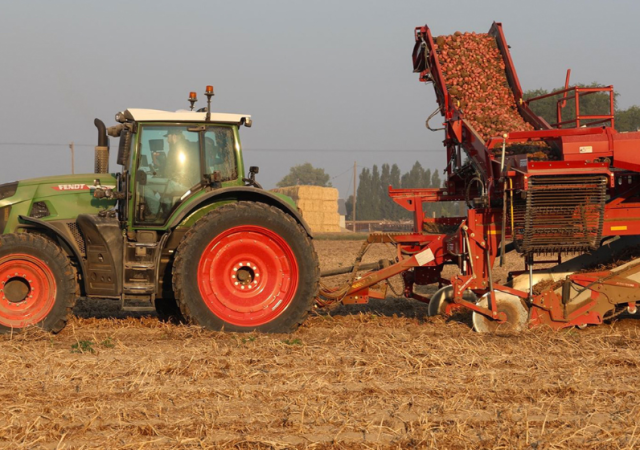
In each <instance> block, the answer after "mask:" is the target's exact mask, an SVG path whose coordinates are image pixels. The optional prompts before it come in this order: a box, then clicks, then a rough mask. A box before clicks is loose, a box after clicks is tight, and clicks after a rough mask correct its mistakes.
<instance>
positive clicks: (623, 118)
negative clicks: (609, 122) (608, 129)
mask: <svg viewBox="0 0 640 450" xmlns="http://www.w3.org/2000/svg"><path fill="white" fill-rule="evenodd" d="M615 119H616V130H618V131H639V130H640V106H632V107H630V108H629V109H625V110H623V111H617V112H616V117H615Z"/></svg>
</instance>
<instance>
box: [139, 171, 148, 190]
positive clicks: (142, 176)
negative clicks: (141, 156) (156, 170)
mask: <svg viewBox="0 0 640 450" xmlns="http://www.w3.org/2000/svg"><path fill="white" fill-rule="evenodd" d="M136 182H137V183H138V184H140V185H141V186H146V184H147V172H145V171H144V170H142V169H138V171H137V172H136Z"/></svg>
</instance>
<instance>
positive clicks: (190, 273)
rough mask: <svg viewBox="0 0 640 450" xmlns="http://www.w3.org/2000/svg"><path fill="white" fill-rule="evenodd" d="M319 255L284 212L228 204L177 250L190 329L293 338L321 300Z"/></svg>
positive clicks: (178, 288)
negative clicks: (316, 299)
mask: <svg viewBox="0 0 640 450" xmlns="http://www.w3.org/2000/svg"><path fill="white" fill-rule="evenodd" d="M319 276H320V270H319V264H318V256H317V255H316V252H315V250H314V248H313V244H312V243H311V239H310V238H309V236H308V235H307V233H306V232H305V230H304V229H303V228H302V227H301V226H300V225H299V224H298V223H297V222H296V221H295V219H293V218H292V217H291V216H289V215H287V214H285V213H284V212H282V211H281V210H279V209H277V208H275V207H272V206H269V205H265V204H263V203H254V202H238V203H232V204H228V205H225V206H222V207H219V208H217V209H215V210H214V211H211V212H210V213H208V214H207V215H205V216H204V217H202V218H201V219H200V220H198V222H196V224H195V225H194V226H193V227H192V228H191V229H190V230H189V231H188V232H187V233H186V234H185V236H184V238H183V239H182V242H181V243H180V245H179V246H178V249H177V250H176V259H175V261H174V265H173V286H174V291H175V294H176V299H177V301H178V305H179V306H180V309H181V311H182V314H183V315H184V317H185V318H186V319H187V320H188V321H189V322H191V323H194V324H198V325H201V326H203V327H205V328H209V329H213V330H222V329H224V330H226V331H253V330H256V331H260V332H273V333H286V332H290V331H292V330H293V329H295V328H296V327H297V326H298V325H300V324H301V323H302V321H303V320H304V319H305V318H306V316H307V314H308V313H309V311H310V310H311V308H312V307H313V304H314V300H315V297H316V296H317V294H318V282H319Z"/></svg>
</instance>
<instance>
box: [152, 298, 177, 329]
mask: <svg viewBox="0 0 640 450" xmlns="http://www.w3.org/2000/svg"><path fill="white" fill-rule="evenodd" d="M155 307H156V314H157V315H158V319H159V320H160V321H161V322H167V323H175V324H178V323H182V322H184V316H183V315H182V312H181V311H180V307H179V306H178V302H177V301H176V299H175V298H174V297H163V298H156V300H155Z"/></svg>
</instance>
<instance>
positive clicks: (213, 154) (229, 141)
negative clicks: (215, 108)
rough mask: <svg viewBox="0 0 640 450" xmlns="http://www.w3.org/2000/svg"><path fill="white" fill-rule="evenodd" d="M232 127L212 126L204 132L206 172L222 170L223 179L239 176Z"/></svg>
mask: <svg viewBox="0 0 640 450" xmlns="http://www.w3.org/2000/svg"><path fill="white" fill-rule="evenodd" d="M235 150H236V139H235V136H234V134H233V128H232V127H226V126H211V127H207V129H206V131H205V133H204V154H205V158H204V161H205V170H204V172H205V173H208V174H212V173H213V172H220V175H221V178H222V181H229V180H235V179H237V178H238V171H237V164H236V151H235Z"/></svg>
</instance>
